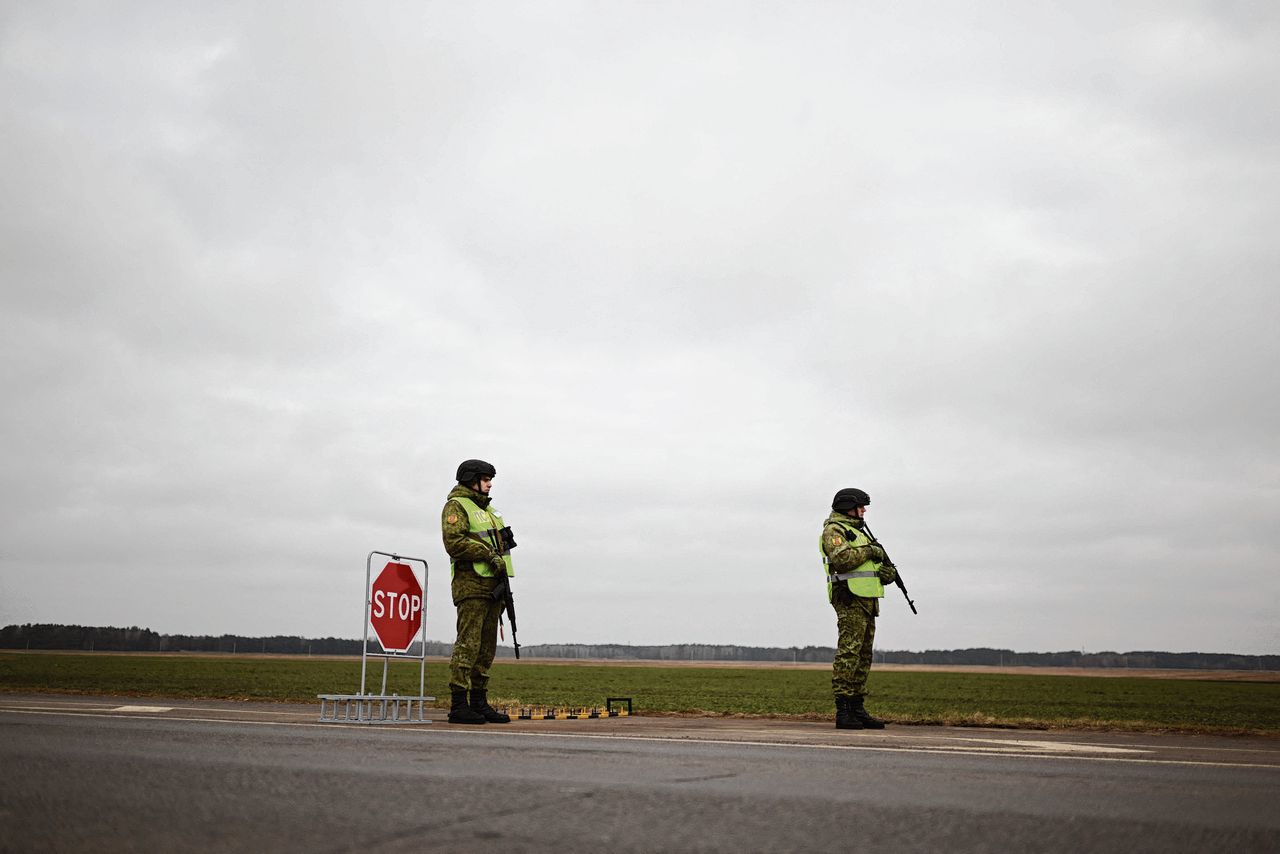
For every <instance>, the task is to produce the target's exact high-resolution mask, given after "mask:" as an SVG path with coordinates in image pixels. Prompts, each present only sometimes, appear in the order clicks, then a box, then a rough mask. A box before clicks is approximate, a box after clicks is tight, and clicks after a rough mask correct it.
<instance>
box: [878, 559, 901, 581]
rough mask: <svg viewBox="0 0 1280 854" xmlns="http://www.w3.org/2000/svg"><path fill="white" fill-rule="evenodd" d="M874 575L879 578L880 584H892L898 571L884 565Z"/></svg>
mask: <svg viewBox="0 0 1280 854" xmlns="http://www.w3.org/2000/svg"><path fill="white" fill-rule="evenodd" d="M876 575H877V576H878V577H879V578H880V583H881V584H892V583H893V580H894V579H895V578H897V577H898V570H896V569H894V568H893V567H892V566H890V565H889V564H887V563H886V564H884V565H883V566H881V567H880V568H879V569H878V570H876Z"/></svg>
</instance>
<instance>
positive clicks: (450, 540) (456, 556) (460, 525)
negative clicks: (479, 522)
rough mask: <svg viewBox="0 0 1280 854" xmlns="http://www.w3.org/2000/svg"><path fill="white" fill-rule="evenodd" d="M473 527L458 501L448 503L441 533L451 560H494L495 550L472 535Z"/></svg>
mask: <svg viewBox="0 0 1280 854" xmlns="http://www.w3.org/2000/svg"><path fill="white" fill-rule="evenodd" d="M470 530H471V526H470V524H468V522H467V511H465V510H463V509H462V505H461V504H459V503H458V502H456V501H447V502H445V505H444V510H443V511H441V513H440V531H441V533H442V535H443V537H444V550H445V551H446V552H448V553H449V558H450V559H451V560H463V561H466V560H479V561H491V560H493V559H494V552H493V548H492V547H491V546H490V545H489V544H488V543H486V542H483V541H482V540H480V539H477V538H476V537H473V536H471V535H470V533H469V532H470Z"/></svg>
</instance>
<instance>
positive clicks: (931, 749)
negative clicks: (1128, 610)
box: [0, 706, 1280, 771]
mask: <svg viewBox="0 0 1280 854" xmlns="http://www.w3.org/2000/svg"><path fill="white" fill-rule="evenodd" d="M126 708H130V709H137V708H139V707H138V706H130V707H126ZM3 711H7V712H11V713H13V714H27V715H45V716H49V717H98V718H101V717H116V715H115V714H114V710H109V711H107V712H102V711H83V712H71V711H36V710H32V709H21V708H14V707H9V708H4V707H0V712H3ZM129 719H130V720H156V721H187V722H189V723H210V724H236V725H237V726H291V727H308V728H311V727H316V728H322V729H328V728H335V727H345V728H348V729H361V728H367V729H376V730H377V731H379V732H386V733H394V734H397V735H410V734H414V735H421V734H424V733H427V732H430V733H432V734H439V735H445V736H457V737H460V738H466V737H468V736H474V735H492V736H500V737H501V736H506V737H508V738H569V739H573V738H577V739H596V740H600V741H638V742H645V741H661V742H668V743H671V744H686V745H688V744H715V745H722V746H726V747H770V748H794V749H799V750H855V751H856V750H866V751H874V752H879V753H932V754H935V755H936V754H964V755H968V756H999V757H1007V758H1022V759H1059V760H1061V759H1070V760H1073V761H1080V762H1128V763H1131V764H1139V765H1181V766H1187V767H1201V768H1205V767H1207V768H1258V769H1266V770H1272V771H1280V764H1269V763H1247V762H1204V761H1201V760H1196V759H1147V758H1142V757H1133V756H1098V755H1090V754H1082V753H1063V752H1056V753H1039V752H1033V751H1030V750H1022V751H1002V750H997V749H993V748H983V747H976V746H975V747H973V748H969V749H966V748H963V747H960V746H951V745H934V746H930V745H920V746H914V745H901V746H895V745H876V744H805V743H797V742H782V741H734V740H732V739H722V738H689V737H687V736H681V737H671V736H657V735H653V736H649V735H604V734H599V733H569V732H558V733H552V732H541V733H539V732H529V731H527V730H525V731H511V730H507V731H505V732H504V731H494V730H486V731H484V732H481V731H478V730H455V729H448V728H443V727H442V728H437V727H436V726H434V725H431V726H427V727H424V726H422V725H421V724H418V725H416V726H413V727H411V728H409V727H406V728H403V729H401V728H398V727H392V726H379V725H377V724H349V723H343V722H337V723H334V722H328V721H326V722H323V723H322V722H319V721H315V722H312V723H303V722H291V721H245V720H235V719H228V718H197V717H181V716H175V715H166V716H164V717H159V716H156V717H149V716H147V715H142V714H136V715H131V716H130V718H129ZM971 740H974V741H977V740H979V739H971ZM992 741H997V742H998V740H997V739H992ZM1054 743H1055V744H1056V742H1054Z"/></svg>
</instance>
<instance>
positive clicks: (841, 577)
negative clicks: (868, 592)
mask: <svg viewBox="0 0 1280 854" xmlns="http://www.w3.org/2000/svg"><path fill="white" fill-rule="evenodd" d="M878 575H879V573H877V572H876V571H875V570H874V569H864V570H863V571H861V572H841V573H839V574H837V573H834V572H833V573H831V574H829V575H828V576H827V577H828V578H830V579H831V580H832V581H847V580H848V579H850V578H876V577H878Z"/></svg>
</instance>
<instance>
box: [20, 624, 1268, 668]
mask: <svg viewBox="0 0 1280 854" xmlns="http://www.w3.org/2000/svg"><path fill="white" fill-rule="evenodd" d="M360 644H361V641H360V640H358V639H356V640H351V639H348V638H332V637H327V638H303V637H297V636H292V635H274V636H271V637H249V636H245V635H163V634H159V633H157V632H153V631H152V630H151V629H140V628H138V627H137V626H130V627H129V628H116V627H114V626H106V627H103V626H66V625H59V624H54V623H27V624H24V625H21V626H19V625H10V626H5V627H4V628H3V629H0V649H62V650H68V649H75V650H89V651H105V652H221V653H237V654H238V653H260V654H262V653H266V654H277V655H359V654H360ZM370 644H371V646H372V647H373V648H374V649H375V650H376V649H377V642H376V641H375V640H372V639H371V640H370ZM420 650H421V646H420V645H419V644H417V643H415V644H414V645H413V646H412V647H411V648H410V650H409V652H410V654H413V655H417V654H419V651H420ZM520 650H521V653H522V654H523V656H524V657H526V658H569V659H573V658H583V659H604V660H615V661H778V662H797V663H798V662H810V663H818V664H829V663H830V662H831V659H832V657H833V656H834V654H835V650H834V649H833V648H832V647H829V646H790V647H775V646H738V645H735V644H697V643H691V644H665V645H661V646H631V645H628V644H584V643H564V644H523V645H521V647H520ZM452 652H453V644H451V643H446V642H444V641H432V640H429V641H427V655H431V656H447V655H450V654H451V653H452ZM498 655H499V656H500V657H502V658H509V657H510V656H511V649H510V648H509V647H499V648H498ZM875 660H876V662H877V663H891V664H968V665H974V664H977V665H992V666H997V667H999V666H1004V667H1107V668H1115V667H1138V668H1174V669H1185V670H1280V655H1238V654H1233V653H1218V652H1157V651H1150V650H1144V651H1137V652H1089V653H1085V652H1080V651H1078V650H1071V651H1067V652H1014V651H1013V650H1011V649H992V648H990V647H978V648H974V649H930V650H925V651H924V652H911V651H909V650H877V651H876V653H875Z"/></svg>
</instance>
